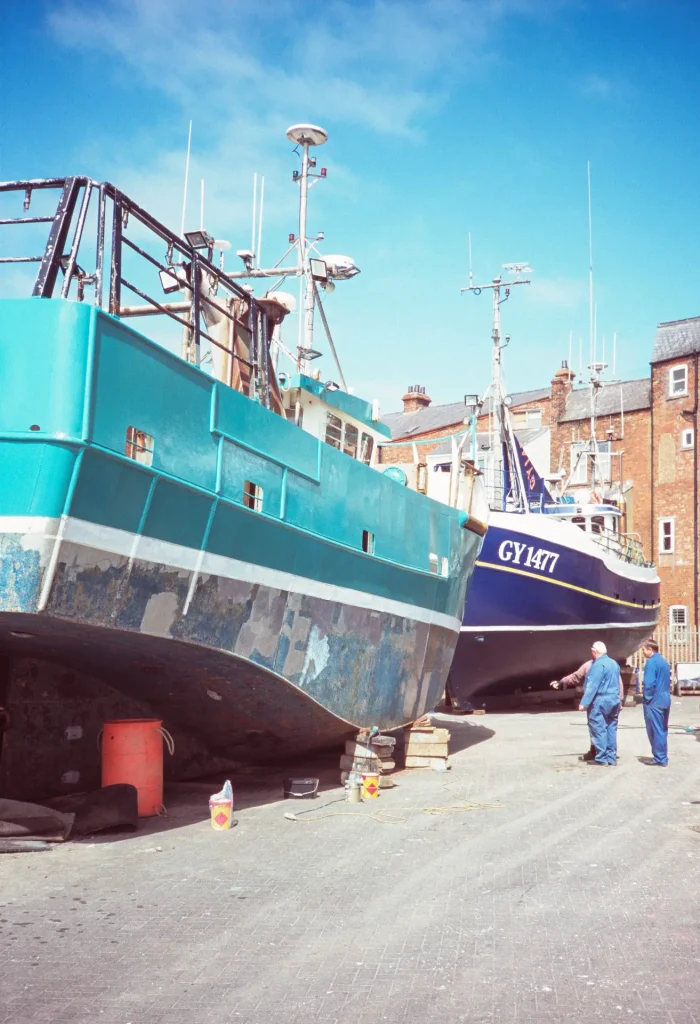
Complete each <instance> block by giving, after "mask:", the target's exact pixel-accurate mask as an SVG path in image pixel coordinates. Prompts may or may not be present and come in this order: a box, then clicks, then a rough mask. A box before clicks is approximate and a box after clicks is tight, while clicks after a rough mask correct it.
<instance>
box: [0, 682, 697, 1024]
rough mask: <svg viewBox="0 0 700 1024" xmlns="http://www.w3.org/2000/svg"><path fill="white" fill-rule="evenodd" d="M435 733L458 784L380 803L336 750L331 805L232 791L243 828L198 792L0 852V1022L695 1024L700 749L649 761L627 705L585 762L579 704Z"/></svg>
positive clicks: (254, 784) (456, 722)
mask: <svg viewBox="0 0 700 1024" xmlns="http://www.w3.org/2000/svg"><path fill="white" fill-rule="evenodd" d="M435 720H436V722H439V724H440V725H446V726H447V727H448V728H450V730H451V731H452V734H453V743H452V749H453V751H454V752H453V753H452V755H451V765H452V767H451V769H450V770H449V771H448V772H435V771H430V770H421V769H416V770H413V771H407V772H402V773H399V774H397V775H396V782H397V785H396V787H395V788H394V789H392V790H383V791H382V793H381V796H380V797H379V799H377V800H376V801H371V802H370V801H368V802H366V803H363V804H361V805H359V806H352V805H349V804H346V803H344V802H343V800H342V790H341V789H340V787H339V786H338V785H336V784H335V780H336V779H337V778H338V771H337V769H336V768H334V767H333V764H332V760H335V761H336V763H337V755H336V757H335V759H332V760H331V761H329V762H327V763H325V764H321V765H319V764H318V763H316V762H314V763H309V765H307V766H306V767H307V768H309V769H313V773H314V774H320V775H321V777H322V783H323V785H322V792H321V794H320V796H319V797H318V798H317V799H316V800H315V801H293V802H292V801H284V800H281V799H280V797H281V792H282V790H281V779H282V776H283V775H284V774H285V772H284V771H283V770H280V771H278V772H257V773H256V772H248V773H244V774H242V775H240V776H238V777H236V778H235V779H234V789H235V793H236V800H237V809H236V811H235V817H236V818H237V820H238V825H237V826H236V827H235V828H234V829H232V830H231V831H230V832H215V831H213V830H212V829H211V827H210V824H209V820H208V807H207V798H208V788H209V787H208V784H188V785H186V786H182V787H176V788H175V789H174V791H173V792H171V793H169V794H168V799H167V804H168V815H167V817H166V818H163V819H152V820H149V821H148V822H146V823H144V826H143V828H142V829H140V830H139V832H138V833H136V834H134V835H131V836H126V837H125V836H123V835H122V836H119V837H116V836H111V837H101V838H99V839H92V840H86V841H80V842H76V843H68V844H65V845H63V846H58V847H55V848H53V849H52V850H51V851H50V852H48V853H40V854H37V853H34V854H12V855H5V856H0V1022H2V1024H38V1022H51V1024H64V1022H65V1024H67V1022H71V1024H82V1022H88V1021H89V1022H91V1024H93V1022H95V1021H99V1022H104V1024H160V1022H163V1024H165V1022H167V1024H180V1022H182V1024H185V1022H186V1024H220V1022H221V1024H223V1022H230V1021H234V1022H240V1024H278V1022H279V1024H295V1022H299V1024H301V1022H303V1024H370V1022H371V1024H382V1022H386V1024H413V1022H420V1024H431V1022H440V1024H452V1022H461V1021H464V1022H469V1024H495V1022H498V1024H594V1022H602V1021H605V1022H606V1024H609V1022H613V1024H615V1022H618V1021H626V1022H633V1024H637V1022H640V1024H641V1022H643V1024H700V1010H698V1007H699V1006H700V969H699V965H700V905H699V904H700V895H699V894H700V743H698V742H697V740H696V736H695V734H681V733H674V734H672V735H671V737H670V757H671V761H670V765H669V767H668V768H665V769H662V768H654V767H649V766H647V765H645V764H643V763H641V762H640V760H639V758H640V757H643V756H646V755H648V753H649V751H648V745H647V742H646V734H645V732H644V728H643V720H642V712H641V709H640V708H629V709H624V710H623V712H622V715H621V719H620V731H619V748H620V763H619V765H618V766H617V767H616V768H590V767H588V766H586V765H583V764H581V762H579V761H578V760H577V754H578V753H580V752H582V751H583V750H585V749H586V748H587V731H586V726H585V718H584V716H583V715H582V714H579V713H577V712H576V711H570V710H565V711H551V710H544V711H539V710H533V711H532V712H523V713H509V714H488V715H485V716H479V717H464V718H457V717H448V716H435ZM671 723H672V726H676V727H682V726H686V725H689V726H690V725H696V724H697V725H700V701H699V700H698V698H697V697H694V698H693V697H686V698H683V699H682V700H681V701H675V702H674V704H673V707H672V711H671ZM698 735H700V733H698ZM296 768H297V769H298V766H296ZM290 811H291V812H294V813H296V814H297V816H298V820H296V821H290V820H288V819H286V818H285V817H284V814H285V812H290Z"/></svg>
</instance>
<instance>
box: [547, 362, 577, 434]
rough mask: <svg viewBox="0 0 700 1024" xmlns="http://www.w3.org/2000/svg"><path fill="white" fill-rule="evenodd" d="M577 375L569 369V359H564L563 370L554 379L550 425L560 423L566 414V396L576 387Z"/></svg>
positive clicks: (558, 371)
mask: <svg viewBox="0 0 700 1024" xmlns="http://www.w3.org/2000/svg"><path fill="white" fill-rule="evenodd" d="M575 376H576V374H575V373H574V371H573V370H570V369H569V362H568V360H567V359H562V363H561V368H560V369H559V370H557V372H556V373H555V374H554V376H553V377H552V400H551V405H550V416H549V420H550V423H558V422H559V417H560V416H562V415H563V413H564V406H565V405H566V396H567V395H568V394H569V392H570V391H571V390H572V388H573V386H574V377H575Z"/></svg>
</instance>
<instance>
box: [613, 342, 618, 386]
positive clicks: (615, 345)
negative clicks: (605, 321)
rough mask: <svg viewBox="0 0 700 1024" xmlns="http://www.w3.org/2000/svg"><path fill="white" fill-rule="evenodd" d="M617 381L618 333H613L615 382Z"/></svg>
mask: <svg viewBox="0 0 700 1024" xmlns="http://www.w3.org/2000/svg"><path fill="white" fill-rule="evenodd" d="M616 379H617V331H613V380H616Z"/></svg>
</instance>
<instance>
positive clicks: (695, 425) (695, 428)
mask: <svg viewBox="0 0 700 1024" xmlns="http://www.w3.org/2000/svg"><path fill="white" fill-rule="evenodd" d="M693 492H694V494H693V583H694V590H695V616H694V618H693V625H694V626H697V625H698V353H697V352H696V353H695V402H694V406H693Z"/></svg>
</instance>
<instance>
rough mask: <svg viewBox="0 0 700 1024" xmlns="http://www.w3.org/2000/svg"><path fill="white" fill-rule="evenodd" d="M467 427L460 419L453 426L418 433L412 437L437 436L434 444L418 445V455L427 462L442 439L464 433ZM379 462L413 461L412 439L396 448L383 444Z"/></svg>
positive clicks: (387, 464) (386, 464)
mask: <svg viewBox="0 0 700 1024" xmlns="http://www.w3.org/2000/svg"><path fill="white" fill-rule="evenodd" d="M466 429H467V428H466V427H465V425H464V423H462V422H461V421H460V422H459V423H454V424H452V425H451V426H447V427H440V429H439V430H428V431H426V432H425V433H424V434H418V435H417V436H416V437H414V438H412V440H413V441H425V440H429V439H430V438H433V437H434V438H436V441H435V443H434V444H419V445H418V457H419V459H420V461H421V462H425V459H426V456H428V455H430V453H431V452H434V451H435V449H436V448H438V447H439V446H440V444H441V443H442V440H441V439H443V440H444V438H446V437H450V436H452V435H453V434H462V433H464V431H465V430H466ZM378 462H379V464H380V465H383V466H389V465H394V464H395V463H397V462H399V463H400V462H413V445H412V444H411V441H408V442H406V443H402V444H401V446H400V447H396V448H387V447H384V446H382V447H381V448H380V449H379V459H378Z"/></svg>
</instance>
